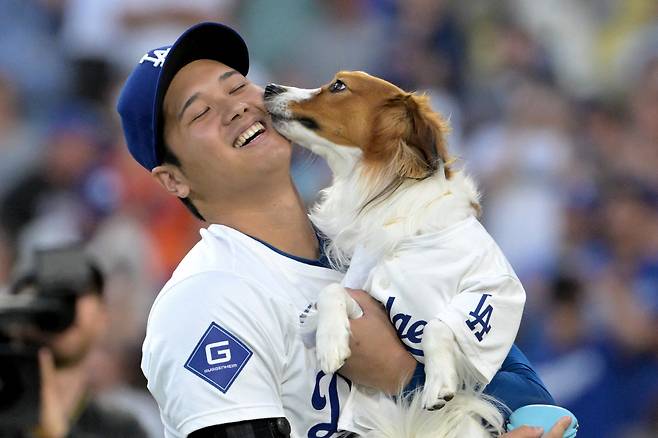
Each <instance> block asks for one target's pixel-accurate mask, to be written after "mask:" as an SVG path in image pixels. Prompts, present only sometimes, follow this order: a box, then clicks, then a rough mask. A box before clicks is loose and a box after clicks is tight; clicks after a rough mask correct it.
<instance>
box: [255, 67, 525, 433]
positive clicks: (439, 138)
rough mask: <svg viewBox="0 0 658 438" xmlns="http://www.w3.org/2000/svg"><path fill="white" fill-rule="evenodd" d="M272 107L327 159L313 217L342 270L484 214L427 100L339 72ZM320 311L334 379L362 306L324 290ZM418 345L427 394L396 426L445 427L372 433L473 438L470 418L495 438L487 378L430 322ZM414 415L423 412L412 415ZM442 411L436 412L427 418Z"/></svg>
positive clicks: (270, 90)
mask: <svg viewBox="0 0 658 438" xmlns="http://www.w3.org/2000/svg"><path fill="white" fill-rule="evenodd" d="M265 104H266V107H267V109H268V111H269V112H270V113H271V115H272V118H273V124H274V127H275V129H277V130H278V131H279V132H280V133H282V134H283V135H284V136H286V137H287V138H289V139H290V140H292V141H293V142H295V143H298V144H300V145H301V146H304V147H306V148H308V149H310V150H311V151H313V152H314V153H316V154H318V155H320V156H322V157H324V158H325V159H326V160H327V163H328V165H329V167H330V168H331V170H332V173H333V182H332V185H331V186H330V187H328V188H327V189H325V190H324V191H323V193H322V198H321V200H320V201H319V203H318V204H317V205H315V206H314V208H313V209H312V211H311V213H310V217H311V220H312V221H313V223H314V224H315V225H316V227H318V228H319V230H320V231H321V232H322V233H324V234H325V235H326V236H327V237H328V239H329V244H328V247H327V248H326V251H327V254H328V256H329V258H330V260H331V261H332V263H333V264H334V265H335V266H336V267H338V268H339V269H340V268H343V269H344V268H346V267H347V265H349V263H350V260H351V258H352V256H353V255H354V252H355V250H357V249H358V248H359V247H367V248H368V251H369V254H371V255H373V256H374V257H375V258H382V259H383V258H384V257H386V256H390V255H391V254H394V253H395V252H396V249H397V246H398V244H399V243H400V242H402V241H404V240H405V239H408V238H412V237H414V236H420V235H424V234H426V233H436V232H439V231H441V230H445V229H446V228H448V227H450V226H452V225H454V224H457V223H459V222H460V221H464V220H466V219H468V218H470V217H472V216H477V215H478V213H479V203H478V192H477V189H476V187H475V185H474V183H473V182H472V181H471V180H470V179H469V178H468V177H467V176H466V175H465V174H464V173H463V172H461V171H455V170H454V169H453V168H451V165H450V163H451V159H450V157H449V155H448V151H447V147H446V140H445V138H446V133H447V132H448V129H449V128H448V124H447V123H446V121H445V120H443V119H442V118H441V116H439V114H437V113H436V112H434V111H433V110H432V109H431V108H430V105H429V102H428V98H427V97H426V96H421V95H416V94H413V93H407V92H405V91H403V90H401V89H400V88H398V87H396V86H395V85H393V84H391V83H389V82H386V81H384V80H382V79H379V78H376V77H373V76H370V75H368V74H366V73H363V72H339V73H338V74H337V75H336V76H335V78H334V79H333V80H332V81H331V82H330V83H329V84H327V85H325V86H323V87H321V88H317V89H311V90H304V89H299V88H294V87H284V86H279V85H275V84H270V85H268V86H267V87H266V90H265ZM458 292H459V291H455V294H456V293H458ZM403 293H404V292H403ZM411 294H412V296H413V292H411ZM524 299H525V295H524V293H523V300H524ZM522 307H523V303H521V309H522ZM317 308H318V327H317V333H316V348H317V356H318V359H319V362H320V366H321V368H322V369H323V371H325V372H334V371H336V370H337V369H338V368H339V367H340V366H341V365H342V364H343V362H344V361H345V359H346V358H347V357H349V355H350V350H349V336H350V334H349V318H355V317H358V316H359V315H360V309H359V306H358V304H357V303H356V302H355V301H354V300H353V299H352V298H351V297H350V296H349V295H348V294H347V293H346V291H345V289H344V288H343V286H341V285H340V284H333V285H330V286H328V287H327V288H326V289H325V290H324V291H322V293H321V294H320V297H319V299H318V303H317ZM518 319H519V320H520V315H518ZM517 329H518V324H517V325H516V327H514V326H513V325H512V329H511V330H513V331H514V333H513V334H512V339H513V337H514V336H515V335H516V330H517ZM421 346H422V350H423V351H424V361H425V372H426V383H425V386H424V390H423V393H422V396H421V397H417V398H416V399H420V400H416V401H415V402H412V403H411V407H410V406H408V405H407V407H406V409H407V414H403V417H404V415H406V417H404V418H406V420H400V419H398V421H397V423H398V424H399V423H405V422H406V423H409V421H408V420H409V419H410V418H412V417H413V418H418V419H420V417H418V415H420V416H421V417H422V416H424V415H430V416H431V415H434V417H432V418H435V419H438V418H439V417H441V418H440V422H441V423H442V424H443V426H441V425H437V424H436V423H431V422H429V423H428V422H427V419H423V420H422V421H419V422H418V423H419V424H420V423H422V424H424V425H425V426H423V427H425V429H426V430H427V431H430V432H431V433H429V434H428V435H423V434H422V433H420V432H419V430H414V429H413V428H412V429H406V431H405V432H404V434H405V435H401V434H400V432H399V429H397V430H398V432H394V431H393V429H394V428H395V424H393V423H395V422H392V418H393V417H395V414H393V413H388V414H385V415H381V414H382V412H383V411H382V412H379V413H374V412H373V415H374V416H377V415H378V414H379V420H375V423H377V421H379V423H380V424H379V425H375V426H373V427H374V428H380V430H379V432H378V435H377V436H418V437H420V436H446V437H447V436H467V435H465V434H464V433H465V432H464V430H460V428H459V427H455V424H457V423H459V421H460V420H459V419H460V418H461V419H463V418H464V416H465V415H466V416H470V417H471V418H473V417H475V418H477V419H476V420H475V421H473V422H472V424H471V425H470V426H469V427H474V428H475V429H478V427H479V426H478V425H480V424H482V422H481V421H480V420H481V419H486V422H487V423H489V426H492V427H489V428H485V427H480V429H481V430H479V431H475V432H474V431H472V430H470V431H469V433H468V436H490V434H491V431H492V430H499V429H500V427H501V419H500V415H499V414H498V411H497V410H496V408H495V407H494V406H493V405H492V404H490V403H488V402H486V401H485V400H484V399H483V397H482V396H481V394H480V393H479V392H478V391H477V388H478V386H482V385H481V384H482V379H481V378H480V379H478V378H477V376H473V375H472V374H473V373H472V368H471V367H469V366H468V364H467V363H466V362H467V361H466V360H465V356H464V353H463V352H462V349H461V348H460V346H459V345H458V342H457V340H456V338H455V335H454V334H453V331H451V329H450V327H448V326H447V325H446V324H445V323H444V322H442V321H441V320H439V319H432V320H430V321H429V322H428V323H427V324H426V325H425V326H424V332H423V333H422V341H421ZM504 354H506V352H505V353H504ZM504 354H503V357H504ZM484 383H486V382H484ZM451 400H452V401H451ZM446 404H447V406H446ZM421 406H422V407H423V408H424V409H420V407H421ZM444 406H446V407H444ZM412 408H418V409H417V410H420V411H421V412H415V413H411V412H410V411H409V409H412ZM440 408H443V409H441V410H440V411H439V412H438V413H432V414H430V413H428V412H427V411H426V410H435V409H440ZM412 410H413V409H412ZM387 422H388V424H384V423H387ZM412 423H413V421H412ZM442 427H443V428H442ZM440 431H444V432H440Z"/></svg>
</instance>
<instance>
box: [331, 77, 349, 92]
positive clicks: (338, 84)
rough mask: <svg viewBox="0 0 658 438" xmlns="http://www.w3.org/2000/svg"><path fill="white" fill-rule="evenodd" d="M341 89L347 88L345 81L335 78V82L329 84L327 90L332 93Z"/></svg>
mask: <svg viewBox="0 0 658 438" xmlns="http://www.w3.org/2000/svg"><path fill="white" fill-rule="evenodd" d="M343 90H347V85H345V82H343V81H341V80H340V79H336V82H334V83H333V84H331V85H329V91H330V92H332V93H338V92H339V91H343Z"/></svg>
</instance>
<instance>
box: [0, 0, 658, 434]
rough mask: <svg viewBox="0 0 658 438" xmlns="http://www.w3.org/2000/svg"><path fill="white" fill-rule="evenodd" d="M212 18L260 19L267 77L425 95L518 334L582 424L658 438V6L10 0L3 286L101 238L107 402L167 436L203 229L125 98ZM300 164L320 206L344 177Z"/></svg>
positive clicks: (477, 0)
mask: <svg viewBox="0 0 658 438" xmlns="http://www.w3.org/2000/svg"><path fill="white" fill-rule="evenodd" d="M205 20H218V21H222V22H225V23H228V24H230V25H233V26H235V27H236V28H237V29H238V30H239V31H240V32H241V33H242V34H243V36H244V37H245V39H246V41H247V44H248V46H249V48H250V52H251V56H252V67H251V73H250V78H251V79H252V80H253V81H254V82H256V83H259V84H263V85H264V84H266V83H267V82H277V83H282V84H291V85H296V86H301V87H308V86H313V87H316V86H319V85H320V84H324V83H326V82H328V81H329V80H330V79H331V78H332V76H333V74H334V73H335V72H336V71H338V70H342V69H349V70H365V71H368V72H370V73H372V74H376V75H379V76H382V77H384V78H386V79H388V80H391V81H393V82H395V83H397V84H398V85H400V86H401V87H403V88H405V89H407V90H418V91H421V92H426V93H428V94H429V96H430V97H431V100H432V103H433V105H434V107H435V108H436V109H437V110H439V111H440V112H441V113H442V114H443V115H444V116H445V117H446V118H447V119H449V120H450V123H451V125H452V132H451V134H450V149H451V151H452V153H453V154H454V155H455V158H456V160H457V163H458V165H459V166H461V167H463V168H465V169H466V170H467V171H468V172H470V173H471V174H472V175H473V176H474V177H475V178H476V180H477V181H478V183H479V186H480V190H481V193H482V204H483V215H482V218H481V220H482V221H483V222H484V224H485V226H486V227H487V229H488V230H489V232H490V233H491V234H492V235H493V236H494V238H495V239H496V241H497V242H498V244H499V245H500V246H501V248H502V249H503V251H504V252H505V254H506V255H507V257H508V258H509V260H510V262H511V264H512V265H513V267H514V268H515V270H516V272H517V274H518V275H519V277H520V278H521V280H522V281H523V283H524V285H525V287H526V291H527V294H528V300H527V305H526V310H525V314H524V320H523V324H522V328H521V332H520V333H519V337H518V343H519V345H520V346H521V347H522V348H523V349H524V351H525V352H526V353H527V355H528V356H529V358H530V359H531V361H532V362H533V363H534V364H535V365H536V366H537V367H538V369H539V371H540V374H541V375H542V377H543V378H544V379H545V382H546V384H547V385H548V387H549V388H550V389H551V391H552V392H553V395H554V396H555V398H556V400H557V401H558V402H559V403H560V404H562V405H563V406H565V407H567V408H569V409H571V410H572V411H573V412H574V413H575V414H576V415H577V416H578V417H579V419H580V422H581V431H580V432H579V434H578V436H579V437H620V436H624V437H637V438H644V437H655V436H658V3H657V2H656V1H655V0H624V1H619V0H582V1H578V2H574V1H570V0H550V1H549V0H506V1H498V2H490V1H487V0H469V1H463V2H458V1H456V0H455V1H450V0H323V1H320V0H277V1H271V0H242V1H238V0H186V1H185V2H180V1H177V0H139V1H135V0H0V284H7V283H8V282H9V281H10V278H11V273H12V271H13V270H14V269H15V268H16V267H17V266H20V264H21V263H24V262H25V259H26V258H27V257H28V255H29V254H30V252H31V251H32V250H33V249H34V248H38V247H44V246H49V245H55V244H60V243H66V242H70V241H76V240H83V241H85V242H88V245H89V249H90V251H91V252H92V253H93V254H95V255H96V256H97V257H98V260H99V262H100V264H101V267H102V269H103V271H104V272H105V273H106V275H107V282H106V285H107V287H106V293H105V299H106V301H107V306H108V309H109V312H108V314H109V324H108V330H107V333H106V335H105V336H104V338H103V342H102V343H101V344H100V345H99V347H98V348H97V349H96V350H95V351H94V352H93V355H92V357H91V358H90V365H89V372H90V378H91V382H92V390H93V392H94V393H95V394H96V395H97V396H98V398H99V399H102V400H103V401H104V402H106V403H108V404H113V405H115V406H123V407H124V408H128V409H130V410H132V411H133V412H136V413H139V414H138V417H139V419H140V421H141V422H142V423H143V424H142V426H143V427H144V428H145V429H146V430H148V431H149V434H150V436H152V437H157V436H162V431H161V426H160V425H159V420H158V416H157V410H156V408H155V407H154V404H153V402H152V401H151V400H150V398H149V396H148V394H147V393H146V392H145V388H144V385H145V382H144V380H143V377H142V376H141V372H140V370H139V359H140V347H141V342H142V340H143V335H144V328H145V323H146V317H147V314H148V310H149V307H150V304H151V303H152V302H153V299H154V297H155V294H156V293H157V291H158V290H159V288H160V286H161V285H162V284H163V283H164V281H166V280H167V279H168V276H169V274H170V273H171V271H172V270H173V268H175V266H176V264H177V262H178V261H179V260H180V258H181V257H182V256H183V255H184V254H185V253H186V252H187V250H188V249H189V248H190V247H191V246H192V245H193V244H194V243H195V242H196V241H197V240H198V238H199V237H198V229H199V228H200V227H201V226H203V224H202V223H200V222H198V221H197V220H195V219H194V218H193V217H192V215H190V214H189V213H188V212H187V211H186V210H185V209H184V207H183V206H182V205H181V204H180V203H179V202H177V201H176V199H174V198H173V197H171V196H169V195H168V194H166V193H165V191H164V190H161V189H159V188H158V187H156V184H155V182H154V181H153V180H152V179H151V177H150V176H149V175H148V173H147V172H145V171H144V170H143V169H142V168H140V167H139V165H138V164H136V163H135V162H134V161H133V160H132V159H131V158H130V156H129V155H128V153H127V150H126V146H125V144H124V141H123V138H122V131H121V129H120V125H119V122H118V117H117V114H116V112H115V110H114V107H115V103H116V97H117V93H118V90H119V89H120V87H121V85H122V83H123V81H124V80H125V78H126V76H127V74H128V73H129V72H130V70H131V69H132V67H133V65H134V64H135V63H136V62H137V61H138V60H139V58H140V57H141V56H142V54H143V53H145V52H146V51H147V50H148V49H152V48H155V47H159V46H163V45H167V44H170V43H171V42H173V40H174V39H175V38H176V36H177V35H179V34H180V33H181V32H182V31H183V30H184V29H186V28H187V27H189V25H191V24H193V23H196V22H199V21H205ZM292 171H293V176H294V177H295V180H296V182H297V184H298V187H299V190H300V193H301V194H302V196H303V198H304V200H305V201H306V202H307V203H308V204H309V205H310V204H312V203H313V201H314V199H315V197H316V195H317V192H318V190H319V189H321V188H322V187H324V186H326V185H327V184H328V183H329V181H330V174H329V171H328V169H327V167H326V165H325V164H324V163H323V162H322V161H321V160H320V159H319V158H316V157H312V156H310V155H309V154H308V153H306V152H304V151H302V150H301V149H297V148H296V149H295V153H294V157H293V168H292ZM437 269H440V267H437Z"/></svg>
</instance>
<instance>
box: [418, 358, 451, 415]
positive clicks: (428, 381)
mask: <svg viewBox="0 0 658 438" xmlns="http://www.w3.org/2000/svg"><path fill="white" fill-rule="evenodd" d="M425 373H426V376H425V387H424V388H423V393H422V400H421V401H422V406H423V408H424V409H427V410H430V411H434V410H437V409H441V408H442V407H444V406H445V405H446V403H448V402H449V401H450V400H452V399H453V398H454V397H455V393H456V392H457V373H455V371H454V369H453V368H452V367H444V368H442V369H440V370H428V369H427V367H426V368H425Z"/></svg>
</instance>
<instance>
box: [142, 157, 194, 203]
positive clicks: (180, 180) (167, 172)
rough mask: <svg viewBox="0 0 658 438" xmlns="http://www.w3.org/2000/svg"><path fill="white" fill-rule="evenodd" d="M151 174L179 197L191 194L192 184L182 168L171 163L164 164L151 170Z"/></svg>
mask: <svg viewBox="0 0 658 438" xmlns="http://www.w3.org/2000/svg"><path fill="white" fill-rule="evenodd" d="M151 175H152V176H153V178H155V179H156V180H157V181H158V182H159V183H160V185H161V186H162V187H164V188H165V190H167V191H168V192H169V193H171V194H172V195H175V196H178V197H179V198H187V197H188V196H189V194H190V185H189V183H188V181H187V178H185V175H184V174H183V172H182V171H181V170H180V168H178V167H176V166H172V165H170V164H163V165H161V166H157V167H154V168H153V170H151Z"/></svg>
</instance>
